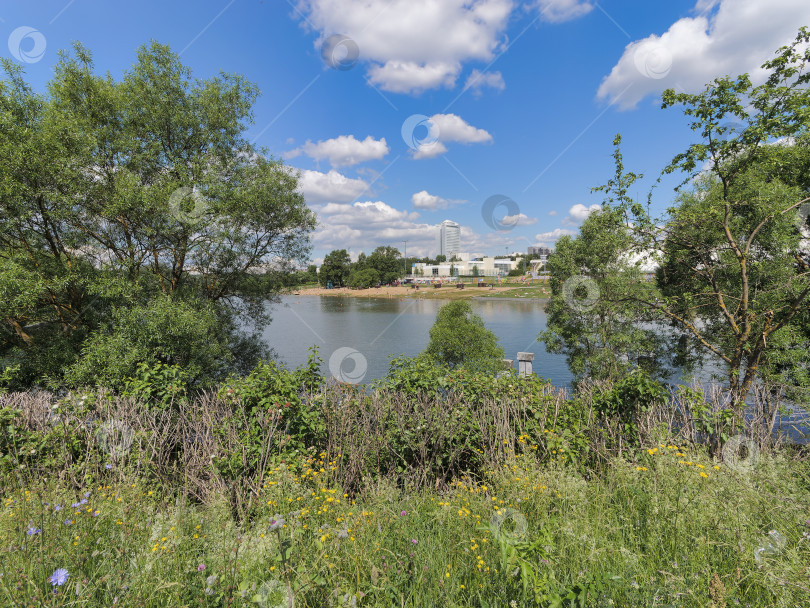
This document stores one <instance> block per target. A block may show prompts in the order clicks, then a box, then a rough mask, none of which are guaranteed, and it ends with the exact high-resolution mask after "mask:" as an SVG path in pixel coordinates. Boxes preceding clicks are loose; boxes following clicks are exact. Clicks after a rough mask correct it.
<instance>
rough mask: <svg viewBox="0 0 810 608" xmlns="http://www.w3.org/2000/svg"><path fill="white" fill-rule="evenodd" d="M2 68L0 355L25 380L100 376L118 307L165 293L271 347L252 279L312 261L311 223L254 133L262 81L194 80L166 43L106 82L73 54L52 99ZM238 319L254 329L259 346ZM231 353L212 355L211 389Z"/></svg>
mask: <svg viewBox="0 0 810 608" xmlns="http://www.w3.org/2000/svg"><path fill="white" fill-rule="evenodd" d="M3 68H4V71H5V75H6V77H5V79H4V80H2V81H1V82H0V219H1V220H2V221H1V222H0V259H2V264H0V291H2V292H4V293H5V294H7V295H8V296H9V299H8V300H5V298H4V302H3V304H2V305H0V306H2V308H3V310H2V318H3V320H4V322H3V324H2V328H0V358H2V359H3V361H10V362H18V363H21V364H22V372H21V376H22V377H23V378H25V382H26V383H28V384H31V383H33V382H36V381H39V380H41V379H42V378H43V377H50V378H52V379H54V381H58V380H59V378H61V376H62V373H63V372H64V370H66V369H68V368H70V367H71V366H73V365H74V364H76V365H79V366H80V367H83V369H90V368H92V367H93V366H90V365H89V364H88V365H85V364H83V363H81V362H80V361H79V359H80V358H81V357H82V353H83V352H84V348H85V345H86V343H88V342H87V340H88V339H90V338H91V337H92V336H93V335H94V334H96V333H97V332H105V335H108V334H110V332H112V334H115V333H116V332H119V331H121V332H125V333H126V331H128V330H126V329H125V327H124V326H123V325H119V324H118V323H119V321H121V320H122V319H123V317H122V316H121V315H119V314H117V313H115V314H114V311H116V310H121V309H124V308H127V307H130V306H138V307H141V308H143V309H144V310H149V309H150V308H151V307H154V306H158V307H159V304H158V301H160V302H163V301H164V300H165V298H169V299H170V300H171V301H172V302H175V303H176V304H177V305H178V306H181V307H182V306H184V305H188V306H200V307H204V308H205V310H206V311H208V310H210V311H212V314H215V315H216V317H217V319H218V320H219V323H220V325H221V326H222V327H224V328H227V331H226V332H217V333H216V334H215V335H216V339H217V340H219V341H220V342H219V343H218V344H219V346H220V347H225V346H227V347H228V348H230V347H231V346H234V345H236V344H237V342H238V343H240V344H241V346H240V347H239V348H237V350H238V351H239V352H240V353H241V355H245V356H248V353H253V354H252V355H250V356H253V355H255V354H256V353H257V352H259V351H261V350H262V349H261V348H260V346H259V337H260V331H261V328H262V327H263V325H264V324H266V323H267V322H269V317H268V316H267V313H266V312H265V310H264V300H265V299H266V297H267V296H268V293H267V292H266V291H265V290H260V289H258V286H259V284H260V282H258V281H255V280H253V279H249V275H252V274H254V273H256V272H257V271H261V269H262V268H265V267H267V266H268V265H269V264H271V263H272V264H273V265H274V266H275V267H276V268H277V269H286V268H289V267H291V266H293V265H295V264H297V263H300V262H302V261H304V260H306V258H307V257H308V254H309V249H310V245H309V236H308V235H309V232H310V231H311V230H313V229H314V227H315V217H314V214H313V212H312V211H311V210H310V209H309V208H308V207H307V206H306V204H305V201H304V199H303V197H302V195H301V194H300V193H299V192H298V191H297V176H296V175H295V174H294V173H293V172H292V171H291V170H290V169H289V168H288V167H286V166H284V165H283V164H282V163H281V162H280V161H277V160H273V159H268V158H266V157H265V156H264V155H263V151H262V150H259V149H257V148H255V147H254V146H252V145H251V144H250V143H249V142H247V141H246V140H245V139H244V137H243V132H244V130H245V129H246V128H247V127H248V125H249V124H251V121H252V110H251V108H252V106H253V103H254V101H255V99H256V97H257V95H258V90H257V88H256V86H255V85H253V84H251V83H249V82H248V81H246V80H245V79H244V78H243V77H242V76H239V75H232V74H224V73H223V74H220V75H218V76H216V77H212V78H209V79H207V80H194V79H192V77H191V72H190V70H189V69H188V68H187V67H185V66H183V65H182V64H181V63H180V60H179V58H178V56H177V55H176V54H175V53H173V52H172V51H171V50H170V49H169V48H168V47H166V46H162V45H159V44H157V43H154V42H153V43H151V44H150V45H148V46H144V47H142V48H141V49H140V50H139V51H138V57H137V61H136V62H135V64H134V65H133V66H132V68H131V70H130V71H129V72H127V73H126V74H125V75H124V77H123V79H122V80H121V81H116V80H114V79H113V78H112V76H110V75H105V76H99V75H96V74H95V73H94V66H93V62H92V58H91V55H90V52H89V51H88V50H86V49H85V48H84V47H82V46H81V45H79V44H76V45H74V47H73V52H72V53H63V54H62V56H61V59H60V61H59V63H58V64H57V65H56V67H55V69H54V76H53V79H52V80H51V82H50V83H49V85H48V93H47V95H41V94H37V93H35V92H33V90H32V89H31V87H30V86H29V85H28V84H27V83H26V82H25V81H24V78H23V74H22V71H21V69H20V68H19V67H18V66H15V65H13V64H11V63H10V62H8V61H6V60H3ZM20 278H22V279H23V280H21V281H20V280H18V279H20ZM246 286H248V287H250V286H255V287H256V290H255V291H251V290H250V289H249V288H246ZM269 295H272V294H269ZM234 296H239V298H238V299H236V298H235V297H234ZM209 304H210V305H211V306H212V308H211V307H209ZM201 310H202V309H201ZM206 314H208V313H206ZM240 316H242V317H243V319H244V320H245V321H248V320H250V322H251V323H255V325H254V326H253V328H254V330H255V331H253V332H252V333H251V334H250V336H248V335H246V334H243V332H244V331H245V330H243V329H239V328H240V327H246V326H248V325H249V324H248V323H237V322H236V321H235V319H236V318H237V317H240ZM203 325H204V324H203ZM200 330H202V326H200ZM206 331H207V330H206ZM208 337H209V338H210V337H211V336H210V335H209V336H208ZM152 338H154V339H158V340H159V339H160V336H153V337H152ZM164 339H165V340H171V337H170V336H169V335H167V336H165V338H164ZM245 340H252V341H253V346H252V347H250V346H248V345H247V343H246V342H245ZM185 343H186V344H191V343H194V340H191V341H190V342H185ZM88 344H89V343H88ZM153 345H154V343H153ZM165 346H166V347H167V348H168V347H171V346H172V345H170V344H168V343H167V344H165ZM257 349H258V351H257ZM226 351H227V349H225V348H220V349H219V350H218V354H217V356H216V357H214V358H205V361H206V365H208V366H209V368H208V371H210V373H211V375H210V377H209V378H208V379H209V380H210V381H214V380H215V379H216V374H217V373H218V372H219V370H220V369H221V368H222V364H224V363H228V361H229V357H228V355H227V353H226ZM158 352H164V351H162V349H161V348H157V347H156V348H155V349H153V350H151V351H150V350H144V351H142V353H145V354H143V356H146V357H147V358H151V359H155V360H157V359H159V358H160V356H159V355H157V354H156V353H158ZM166 352H168V351H166ZM150 353H151V354H150ZM267 354H268V353H267V352H266V349H265V351H264V355H267ZM175 355H176V358H178V359H182V358H183V357H181V356H180V353H177V352H175ZM241 355H240V356H241ZM128 360H129V359H128ZM202 360H203V359H200V362H201V361H202ZM162 362H163V363H167V361H162ZM113 363H114V362H113V361H110V364H111V365H112V364H113ZM131 363H132V364H133V366H134V365H136V363H137V362H136V361H134V359H133V360H132V361H131ZM243 363H244V364H245V365H247V366H252V364H253V363H255V361H244V362H243ZM240 365H241V364H240ZM135 371H136V367H133V368H132V369H131V370H129V372H128V373H129V374H130V375H132V374H134V373H135ZM122 372H123V370H122ZM100 373H101V372H100ZM105 373H106V372H104V373H102V376H104V374H105ZM102 376H100V377H102ZM82 377H83V378H87V379H88V381H89V379H90V377H89V376H87V375H83V376H82Z"/></svg>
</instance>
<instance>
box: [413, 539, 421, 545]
mask: <svg viewBox="0 0 810 608" xmlns="http://www.w3.org/2000/svg"><path fill="white" fill-rule="evenodd" d="M411 542H412V543H413V544H414V545H415V544H416V543H418V542H419V541H418V540H416V539H415V538H412V539H411Z"/></svg>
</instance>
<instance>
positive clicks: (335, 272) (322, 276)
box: [318, 249, 352, 287]
mask: <svg viewBox="0 0 810 608" xmlns="http://www.w3.org/2000/svg"><path fill="white" fill-rule="evenodd" d="M351 263H352V259H351V258H350V257H349V253H348V252H347V251H346V250H345V249H335V250H334V251H330V252H329V253H327V254H326V255H325V256H324V258H323V264H321V271H320V272H319V273H318V281H319V282H320V284H321V287H326V286H327V285H328V284H329V283H332V286H333V287H343V286H345V285H346V281H347V280H348V278H349V273H350V272H351Z"/></svg>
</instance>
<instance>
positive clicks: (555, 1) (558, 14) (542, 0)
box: [536, 0, 593, 23]
mask: <svg viewBox="0 0 810 608" xmlns="http://www.w3.org/2000/svg"><path fill="white" fill-rule="evenodd" d="M536 6H537V8H538V10H539V11H540V15H541V16H542V17H543V19H545V20H546V21H550V22H552V23H559V22H561V21H569V20H571V19H576V18H577V17H581V16H582V15H587V14H588V13H590V12H591V11H592V10H593V4H592V3H591V2H588V1H585V0H538V1H537V4H536Z"/></svg>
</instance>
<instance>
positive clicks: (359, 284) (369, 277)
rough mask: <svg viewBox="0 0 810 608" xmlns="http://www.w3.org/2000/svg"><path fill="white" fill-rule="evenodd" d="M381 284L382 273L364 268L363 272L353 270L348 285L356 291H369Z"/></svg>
mask: <svg viewBox="0 0 810 608" xmlns="http://www.w3.org/2000/svg"><path fill="white" fill-rule="evenodd" d="M379 282H380V273H379V272H377V271H376V270H374V269H373V268H363V269H362V270H352V271H351V272H350V273H349V278H348V280H347V281H346V285H348V286H349V287H352V288H355V289H368V288H369V287H374V286H375V285H377V283H379Z"/></svg>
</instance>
